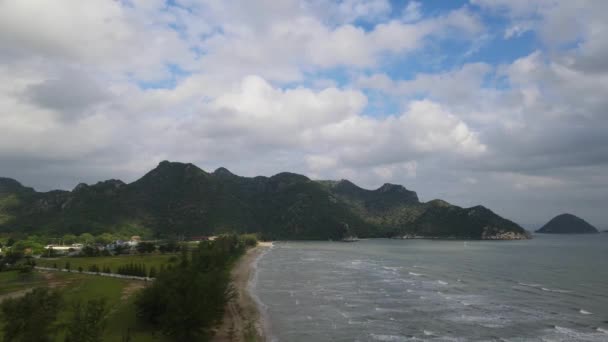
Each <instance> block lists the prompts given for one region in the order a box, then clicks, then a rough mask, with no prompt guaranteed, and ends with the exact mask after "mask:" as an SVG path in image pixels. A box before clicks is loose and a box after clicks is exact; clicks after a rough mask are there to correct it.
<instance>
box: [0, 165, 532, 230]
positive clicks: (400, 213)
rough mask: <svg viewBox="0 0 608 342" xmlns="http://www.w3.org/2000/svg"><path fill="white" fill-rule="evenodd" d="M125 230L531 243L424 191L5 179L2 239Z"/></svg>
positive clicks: (293, 178)
mask: <svg viewBox="0 0 608 342" xmlns="http://www.w3.org/2000/svg"><path fill="white" fill-rule="evenodd" d="M125 231H129V232H133V233H134V234H142V233H146V234H149V235H152V236H158V237H170V236H183V235H186V236H188V235H202V234H217V233H222V232H231V231H234V232H258V233H261V234H262V235H263V236H264V237H266V238H269V239H340V238H342V237H343V236H345V235H347V234H349V233H354V234H356V235H358V236H359V237H395V236H404V235H416V234H417V235H424V236H428V237H456V238H472V239H479V238H491V237H492V235H493V234H494V233H499V232H513V233H514V234H515V236H518V237H519V238H525V237H526V236H525V231H524V230H523V229H522V228H521V227H520V226H518V225H517V224H515V223H513V222H511V221H508V220H505V219H503V218H501V217H499V216H498V215H496V214H494V213H493V212H491V211H490V210H489V209H486V208H483V207H481V206H479V207H474V208H470V209H463V208H460V207H457V206H452V205H450V204H448V203H446V202H443V201H432V202H429V203H421V202H420V201H419V200H418V196H417V194H416V193H415V192H413V191H410V190H407V189H406V188H404V187H403V186H401V185H394V184H385V185H383V186H382V187H380V188H378V189H376V190H366V189H362V188H360V187H358V186H356V185H355V184H353V183H351V182H349V181H347V180H342V181H339V182H336V181H313V180H310V179H308V178H307V177H305V176H302V175H298V174H294V173H286V172H285V173H280V174H277V175H275V176H272V177H253V178H249V177H240V176H237V175H234V174H232V173H231V172H230V171H228V170H226V169H224V168H219V169H217V170H216V171H215V172H213V173H208V172H205V171H203V170H201V169H200V168H198V167H196V166H195V165H192V164H184V163H174V162H167V161H164V162H162V163H160V164H159V165H158V166H157V167H156V168H155V169H153V170H152V171H150V172H148V173H147V174H146V175H144V176H143V177H142V178H140V179H139V180H137V181H135V182H133V183H130V184H125V183H123V182H122V181H119V180H108V181H104V182H99V183H97V184H94V185H86V184H80V185H78V186H77V187H76V188H74V190H72V191H51V192H45V193H40V192H35V191H34V190H33V189H31V188H27V187H24V186H22V185H21V184H19V183H18V182H17V181H15V180H12V179H8V178H0V232H22V233H28V234H31V233H42V234H53V235H61V234H65V233H74V234H81V233H84V232H90V233H93V234H99V233H103V232H125Z"/></svg>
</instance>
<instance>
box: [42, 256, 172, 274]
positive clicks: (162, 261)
mask: <svg viewBox="0 0 608 342" xmlns="http://www.w3.org/2000/svg"><path fill="white" fill-rule="evenodd" d="M177 258H179V255H178V254H137V255H120V256H107V257H59V258H40V259H37V260H36V265H37V266H43V267H53V266H54V265H55V264H56V265H57V267H58V268H65V265H66V263H67V262H69V263H70V267H71V269H72V270H78V267H82V269H83V270H85V271H87V270H88V269H89V266H92V265H97V266H98V267H99V268H100V269H103V268H104V267H105V266H108V267H110V269H111V270H112V273H116V271H117V270H118V267H120V266H124V265H127V264H130V263H134V264H145V265H146V269H147V270H148V271H149V270H150V268H151V267H153V266H154V267H155V268H156V270H157V271H158V270H160V267H161V265H165V266H166V265H168V264H169V263H170V262H171V261H170V260H176V259H177Z"/></svg>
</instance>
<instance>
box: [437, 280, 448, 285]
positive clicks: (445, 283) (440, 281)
mask: <svg viewBox="0 0 608 342" xmlns="http://www.w3.org/2000/svg"><path fill="white" fill-rule="evenodd" d="M437 283H439V284H441V285H447V284H448V282H447V281H443V280H437Z"/></svg>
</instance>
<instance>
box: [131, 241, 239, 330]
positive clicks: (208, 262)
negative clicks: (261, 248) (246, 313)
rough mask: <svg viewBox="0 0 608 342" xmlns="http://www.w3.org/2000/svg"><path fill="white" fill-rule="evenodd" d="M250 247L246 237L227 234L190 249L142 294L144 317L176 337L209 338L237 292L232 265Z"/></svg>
mask: <svg viewBox="0 0 608 342" xmlns="http://www.w3.org/2000/svg"><path fill="white" fill-rule="evenodd" d="M247 241H250V238H247ZM245 248H246V246H245V243H244V240H242V239H239V238H238V237H237V236H236V235H225V236H221V237H219V238H218V239H216V240H215V241H213V242H201V243H200V245H199V248H198V249H197V250H194V251H192V252H191V253H190V254H188V253H187V252H185V251H184V252H183V253H182V255H181V258H180V261H179V263H178V264H177V265H176V266H175V267H172V268H170V269H167V270H165V271H163V272H161V273H160V274H159V275H158V276H157V278H156V280H155V281H154V283H153V284H152V285H151V286H148V287H147V288H145V289H144V290H143V291H142V292H141V294H140V295H139V296H138V297H137V299H136V302H135V304H136V306H137V314H138V317H139V318H140V319H141V321H142V322H144V323H146V324H148V325H149V326H150V327H154V328H155V329H158V330H160V331H161V332H162V333H163V334H164V335H165V336H167V337H169V338H171V339H172V340H174V341H199V340H205V339H207V338H208V337H209V336H210V335H211V328H213V327H214V326H215V325H217V324H218V323H219V322H220V321H221V319H222V316H223V313H224V307H225V305H226V303H227V302H228V300H229V299H230V298H231V296H232V295H233V290H232V288H231V287H230V286H229V283H230V275H229V269H230V266H231V265H232V263H233V262H234V260H236V258H238V257H239V256H240V255H241V254H242V253H243V252H244V251H245Z"/></svg>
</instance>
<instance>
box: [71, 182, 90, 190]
mask: <svg viewBox="0 0 608 342" xmlns="http://www.w3.org/2000/svg"><path fill="white" fill-rule="evenodd" d="M88 188H89V185H88V184H86V183H80V184H78V185H76V187H75V188H74V190H72V192H80V191H83V190H86V189H88Z"/></svg>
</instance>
